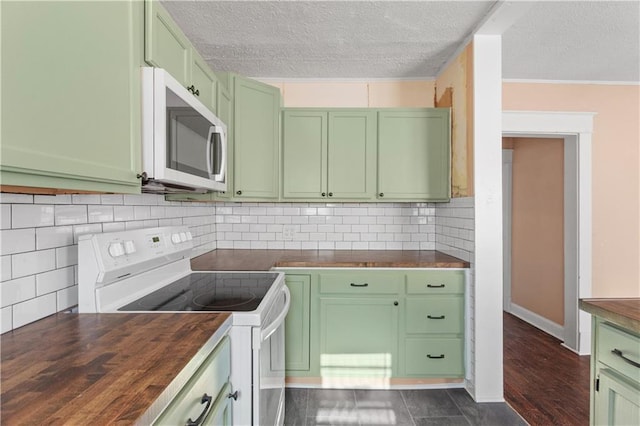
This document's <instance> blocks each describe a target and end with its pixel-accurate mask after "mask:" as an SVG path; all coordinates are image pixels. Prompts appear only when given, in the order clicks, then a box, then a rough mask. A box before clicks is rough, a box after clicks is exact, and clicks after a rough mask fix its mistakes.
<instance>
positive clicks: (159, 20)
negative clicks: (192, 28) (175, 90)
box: [144, 0, 192, 86]
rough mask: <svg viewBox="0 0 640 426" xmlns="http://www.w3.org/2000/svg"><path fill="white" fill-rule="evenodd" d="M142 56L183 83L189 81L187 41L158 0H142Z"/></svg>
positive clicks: (189, 64) (188, 44) (189, 68)
mask: <svg viewBox="0 0 640 426" xmlns="http://www.w3.org/2000/svg"><path fill="white" fill-rule="evenodd" d="M144 7H145V43H144V59H145V61H147V62H148V63H149V64H151V65H153V66H154V67H159V68H164V69H165V70H167V72H169V74H171V75H172V76H173V77H174V78H175V79H176V80H178V81H179V82H180V83H182V84H183V85H184V86H188V85H190V84H191V60H192V59H191V50H192V48H191V43H190V42H189V39H187V37H186V36H185V35H184V33H183V32H182V30H180V28H179V27H178V25H177V24H176V23H175V21H174V20H173V18H172V17H171V15H169V12H167V11H166V9H165V8H164V7H162V5H161V4H160V2H159V0H145V2H144Z"/></svg>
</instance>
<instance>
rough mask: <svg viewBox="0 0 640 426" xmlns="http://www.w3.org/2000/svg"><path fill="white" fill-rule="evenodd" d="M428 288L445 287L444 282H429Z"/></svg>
mask: <svg viewBox="0 0 640 426" xmlns="http://www.w3.org/2000/svg"><path fill="white" fill-rule="evenodd" d="M427 287H428V288H444V284H438V285H433V284H427Z"/></svg>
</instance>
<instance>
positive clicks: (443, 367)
mask: <svg viewBox="0 0 640 426" xmlns="http://www.w3.org/2000/svg"><path fill="white" fill-rule="evenodd" d="M463 349H464V344H463V341H462V338H451V339H447V338H424V339H423V338H415V339H414V338H407V339H405V372H406V374H407V376H421V377H429V376H438V377H462V376H463V374H464V351H463Z"/></svg>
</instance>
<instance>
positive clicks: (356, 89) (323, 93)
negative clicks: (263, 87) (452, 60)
mask: <svg viewBox="0 0 640 426" xmlns="http://www.w3.org/2000/svg"><path fill="white" fill-rule="evenodd" d="M263 81H264V82H265V83H267V84H270V85H272V86H276V87H278V88H280V93H281V94H282V99H283V105H284V106H285V107H321V108H330V107H360V108H368V107H371V108H386V107H389V108H403V107H404V108H411V107H433V104H434V103H433V96H434V93H435V81H434V80H395V81H342V82H335V81H305V82H300V81H286V80H284V81H273V80H266V79H265V80H263Z"/></svg>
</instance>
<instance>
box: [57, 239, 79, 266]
mask: <svg viewBox="0 0 640 426" xmlns="http://www.w3.org/2000/svg"><path fill="white" fill-rule="evenodd" d="M77 263H78V246H77V245H74V246H67V247H60V248H57V249H56V268H64V267H66V266H71V265H76V264H77Z"/></svg>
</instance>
